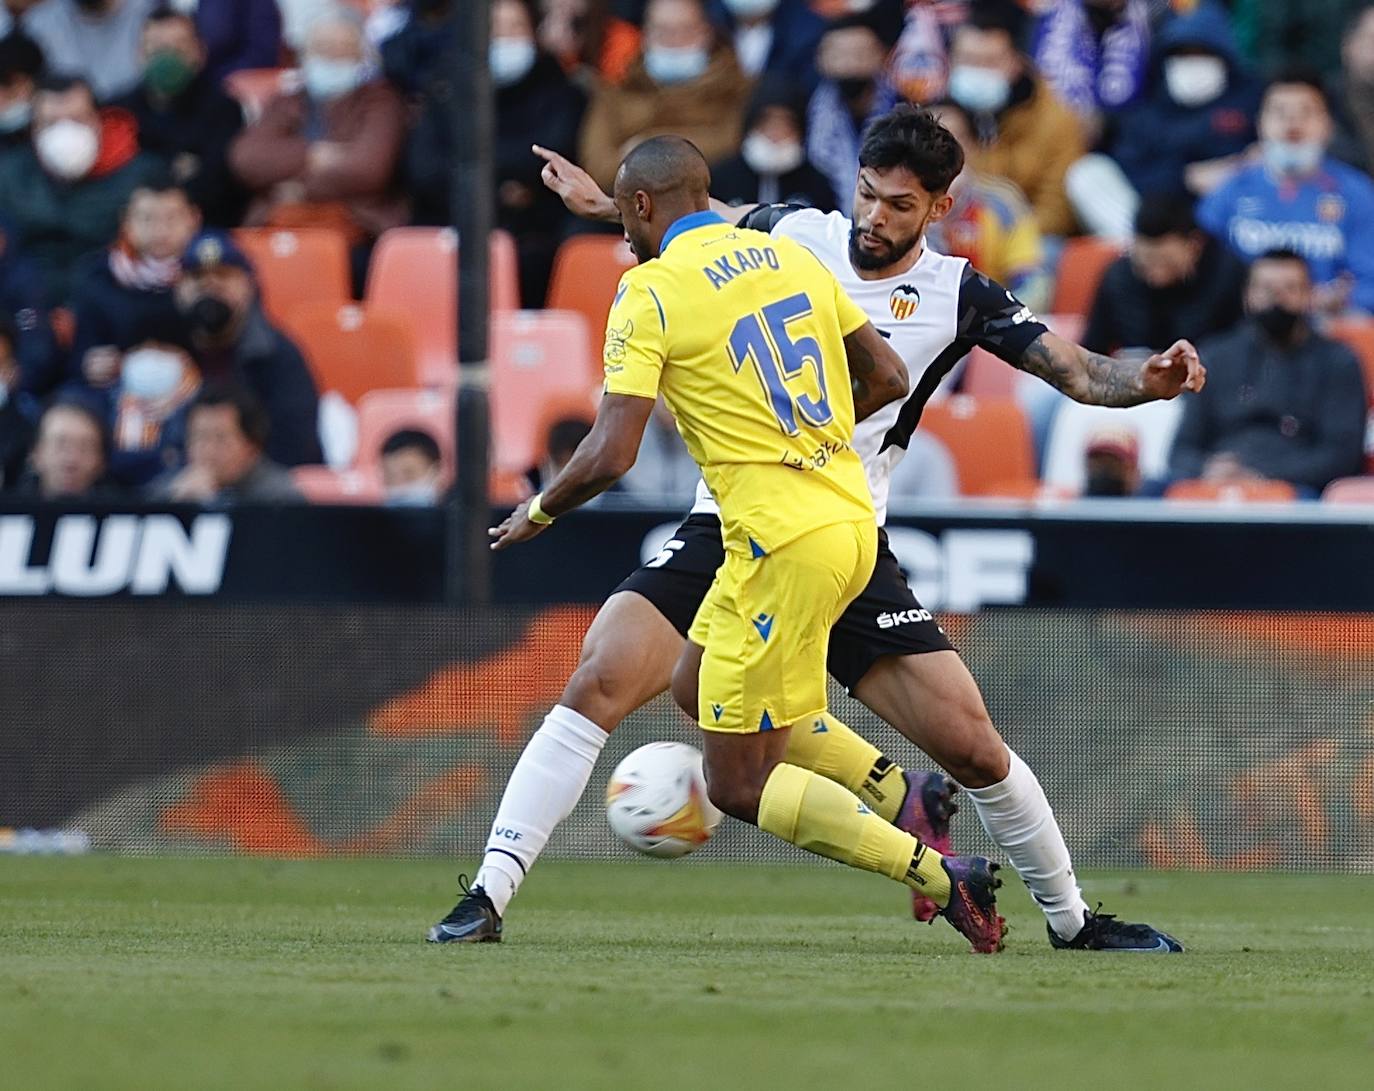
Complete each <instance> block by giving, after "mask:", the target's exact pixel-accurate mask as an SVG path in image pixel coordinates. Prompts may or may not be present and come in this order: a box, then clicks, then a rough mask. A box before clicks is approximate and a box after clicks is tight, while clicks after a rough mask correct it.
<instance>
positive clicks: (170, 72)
mask: <svg viewBox="0 0 1374 1091" xmlns="http://www.w3.org/2000/svg"><path fill="white" fill-rule="evenodd" d="M139 58H140V61H141V62H142V65H143V82H142V84H141V85H140V86H139V88H138V90H136V91H134V92H133V93H132V94H130V95H128V96H127V97H125V98H124V99H121V100H120V103H119V105H121V106H123V107H124V108H125V109H126V110H128V111H129V112H130V113H131V114H133V115H134V117H135V119H136V120H137V121H138V142H139V145H140V147H141V148H142V149H143V151H145V152H147V153H149V154H150V155H154V156H156V157H157V158H158V159H160V160H161V161H162V162H163V163H164V164H165V165H166V167H167V169H168V171H169V172H170V174H171V177H172V178H173V179H174V180H175V181H177V182H178V183H180V184H181V185H184V186H185V187H186V191H187V192H188V193H189V194H190V196H191V200H192V201H194V202H195V203H196V204H197V205H198V206H199V207H200V209H201V211H202V212H203V213H204V214H205V218H206V219H207V220H209V221H210V222H211V223H213V224H219V225H229V224H232V223H237V222H238V221H239V219H241V218H242V215H243V205H244V203H245V201H244V194H243V193H242V191H241V190H240V189H239V187H238V184H237V183H236V182H235V180H234V178H233V176H232V175H231V174H230V173H229V164H228V162H227V161H226V157H227V155H228V149H229V143H230V142H231V141H232V140H233V139H234V137H235V136H237V135H238V131H239V130H240V129H241V128H242V127H243V111H242V110H241V109H240V107H239V104H238V103H236V102H235V101H234V100H233V99H231V98H230V97H229V96H228V95H226V94H225V93H224V91H223V90H222V89H221V87H220V85H219V80H218V79H216V78H215V77H213V76H211V75H210V73H209V72H207V71H206V68H205V46H204V45H203V44H202V42H201V40H200V38H199V37H198V36H197V35H196V25H195V23H194V21H192V19H191V17H190V16H189V15H181V14H178V13H177V12H174V11H172V10H171V9H170V8H159V9H158V10H157V11H155V12H153V14H152V15H151V16H149V17H148V22H147V23H146V24H145V25H144V27H143V39H142V42H141V44H140V46H139Z"/></svg>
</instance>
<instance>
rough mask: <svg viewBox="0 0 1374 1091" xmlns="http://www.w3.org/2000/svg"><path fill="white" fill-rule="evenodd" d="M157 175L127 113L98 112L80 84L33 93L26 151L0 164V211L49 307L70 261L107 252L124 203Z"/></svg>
mask: <svg viewBox="0 0 1374 1091" xmlns="http://www.w3.org/2000/svg"><path fill="white" fill-rule="evenodd" d="M156 173H157V164H156V163H155V162H154V161H153V160H152V159H150V158H149V157H147V156H144V155H141V154H140V153H139V150H138V134H137V126H136V124H135V122H134V120H133V118H132V117H130V116H129V114H128V113H127V112H126V111H124V110H105V111H103V112H101V111H98V110H97V109H96V105H95V99H94V98H93V97H92V96H91V90H90V88H89V87H87V86H86V85H85V84H84V83H82V82H81V81H80V80H69V79H57V78H55V79H50V80H45V81H44V82H43V83H42V84H40V85H39V89H38V92H37V94H36V95H35V96H34V115H33V143H32V147H30V148H25V149H23V150H21V151H18V152H15V153H13V154H11V155H8V156H0V208H4V209H7V210H9V211H10V213H11V215H12V216H13V218H14V224H15V230H16V233H17V244H18V246H19V247H20V248H22V249H23V251H24V252H25V253H27V254H28V255H29V256H30V257H31V258H32V259H33V262H34V264H35V266H36V267H37V269H38V272H39V275H40V277H41V279H42V282H43V289H44V298H45V300H46V302H47V303H48V304H49V305H52V306H56V305H58V304H60V303H63V302H65V301H66V300H67V298H68V297H69V294H70V284H71V275H72V270H73V269H74V267H75V266H76V263H77V259H78V258H80V257H81V256H82V255H83V254H86V253H88V252H89V251H92V250H99V249H101V248H103V247H105V246H107V245H108V244H109V242H110V240H111V239H113V238H114V237H115V235H116V233H117V232H118V230H119V220H120V214H121V212H122V211H123V209H124V206H125V205H126V204H127V203H128V200H129V195H130V194H131V193H133V191H134V190H135V189H137V188H138V187H139V186H140V185H142V184H143V183H145V182H146V181H148V180H149V179H150V178H152V177H153V176H154V175H155V174H156Z"/></svg>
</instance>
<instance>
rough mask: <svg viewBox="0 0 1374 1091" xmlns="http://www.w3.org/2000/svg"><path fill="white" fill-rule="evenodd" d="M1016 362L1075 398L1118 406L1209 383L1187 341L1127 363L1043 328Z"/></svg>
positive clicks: (1165, 397)
mask: <svg viewBox="0 0 1374 1091" xmlns="http://www.w3.org/2000/svg"><path fill="white" fill-rule="evenodd" d="M1017 366H1018V367H1019V368H1020V369H1021V370H1022V371H1025V372H1027V373H1028V374H1031V375H1034V376H1036V378H1039V379H1044V380H1045V382H1047V383H1049V384H1050V386H1052V387H1054V388H1056V389H1057V390H1061V391H1063V392H1064V393H1065V394H1067V395H1068V396H1069V397H1070V398H1072V399H1073V400H1074V401H1076V402H1083V403H1085V404H1087V405H1108V406H1113V407H1116V408H1124V407H1125V406H1131V405H1140V404H1141V403H1142V402H1153V401H1167V400H1168V399H1170V398H1173V397H1176V396H1178V395H1179V394H1181V393H1182V392H1183V391H1185V390H1191V391H1198V390H1201V389H1202V386H1203V384H1204V383H1205V382H1206V381H1207V369H1206V368H1204V367H1203V366H1202V361H1201V360H1199V359H1198V354H1197V349H1195V348H1193V346H1192V345H1191V344H1190V343H1189V342H1187V341H1175V342H1174V343H1173V345H1171V346H1170V347H1169V348H1168V349H1166V350H1165V351H1164V352H1162V353H1156V354H1155V355H1153V356H1151V357H1150V358H1149V359H1147V360H1144V361H1131V360H1118V359H1116V358H1114V357H1111V356H1103V355H1101V354H1100V353H1096V352H1089V351H1088V350H1087V349H1085V348H1084V347H1083V346H1082V345H1075V344H1074V343H1073V342H1072V341H1066V340H1065V339H1064V338H1062V337H1059V336H1057V335H1056V334H1053V333H1049V332H1048V331H1047V332H1045V333H1042V334H1040V336H1039V337H1037V338H1036V339H1035V340H1034V341H1032V342H1031V343H1030V345H1029V346H1027V347H1026V348H1025V349H1024V350H1023V351H1022V353H1021V358H1020V360H1019V361H1018V362H1017Z"/></svg>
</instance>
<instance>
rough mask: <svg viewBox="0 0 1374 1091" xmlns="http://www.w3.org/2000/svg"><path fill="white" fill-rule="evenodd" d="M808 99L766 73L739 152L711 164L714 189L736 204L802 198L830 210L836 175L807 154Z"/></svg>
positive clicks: (801, 202) (795, 201)
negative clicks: (832, 181) (820, 167)
mask: <svg viewBox="0 0 1374 1091" xmlns="http://www.w3.org/2000/svg"><path fill="white" fill-rule="evenodd" d="M805 117H806V105H805V100H804V99H803V98H802V97H801V96H800V95H799V94H798V93H797V92H796V91H794V90H793V88H792V86H791V85H790V84H788V83H787V82H785V81H783V80H781V79H779V78H775V77H766V78H765V79H764V80H763V81H762V82H761V83H760V84H759V87H758V90H757V91H755V92H754V97H753V99H752V100H751V101H750V103H749V109H748V111H747V112H746V113H745V115H744V128H745V132H744V141H743V143H742V144H741V145H740V152H739V154H738V155H735V156H732V157H731V158H729V159H727V160H725V161H724V162H723V163H718V164H716V165H715V166H713V167H712V168H711V192H712V194H713V195H714V196H716V197H718V198H719V199H720V200H722V201H725V202H727V203H729V204H732V205H743V204H769V205H771V204H798V205H808V206H810V207H811V208H818V209H820V210H821V211H822V212H829V211H831V210H832V209H833V208H834V207H835V191H834V189H833V188H831V185H830V179H828V178H827V177H826V176H825V175H823V174H822V173H821V172H820V171H818V170H817V169H816V168H815V167H813V166H812V165H811V162H810V160H808V159H807V158H806V124H805Z"/></svg>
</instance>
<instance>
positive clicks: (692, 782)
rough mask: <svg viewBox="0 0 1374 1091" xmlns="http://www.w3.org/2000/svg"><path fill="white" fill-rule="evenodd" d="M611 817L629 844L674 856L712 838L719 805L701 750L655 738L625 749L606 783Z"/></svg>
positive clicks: (617, 832)
mask: <svg viewBox="0 0 1374 1091" xmlns="http://www.w3.org/2000/svg"><path fill="white" fill-rule="evenodd" d="M606 821H607V822H609V823H610V826H611V832H612V833H614V834H615V835H616V836H617V837H618V838H620V839H621V840H622V841H624V842H625V844H627V845H629V846H630V848H632V849H636V850H638V851H639V852H642V853H645V854H646V855H649V856H658V857H661V858H663V859H665V860H671V859H673V858H675V857H678V856H686V855H687V854H688V853H689V852H694V851H695V850H696V849H699V848H701V846H702V845H704V844H706V842H707V841H708V840H710V837H711V834H713V833H715V832H716V827H717V826H719V825H720V811H718V810H717V809H716V807H715V804H713V803H712V802H711V801H710V800H709V799H707V798H706V777H705V776H704V775H703V774H702V771H701V751H699V750H697V749H696V748H695V747H691V746H688V745H687V744H686V743H680V742H651V743H649V744H648V745H646V746H641V747H640V748H639V749H638V750H636V751H634V752H633V753H631V754H628V755H626V757H625V759H624V760H623V761H622V762H621V763H620V764H619V765H617V766H616V767H615V772H614V773H612V774H611V779H610V781H609V782H608V783H607V785H606Z"/></svg>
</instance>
